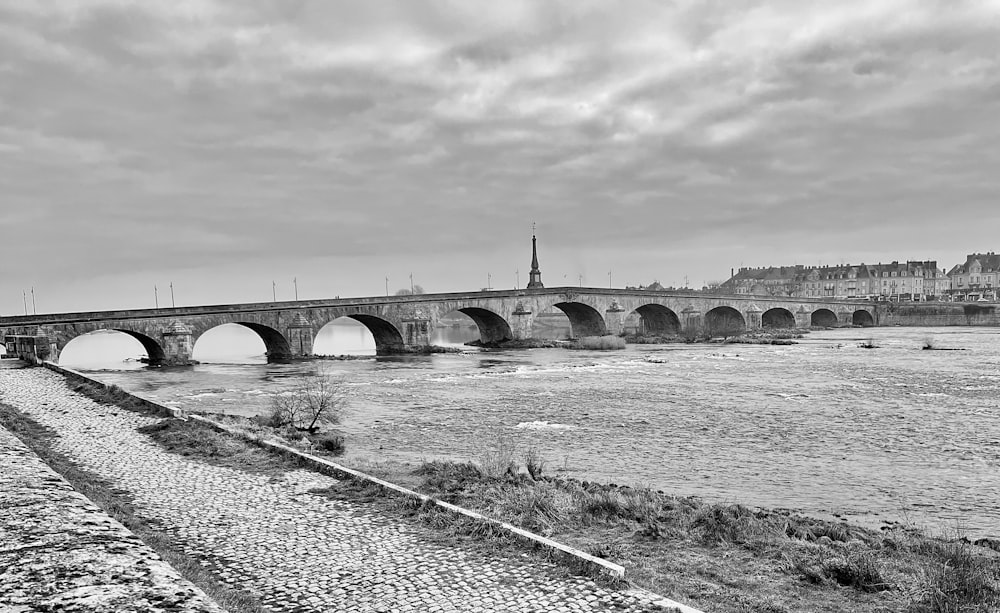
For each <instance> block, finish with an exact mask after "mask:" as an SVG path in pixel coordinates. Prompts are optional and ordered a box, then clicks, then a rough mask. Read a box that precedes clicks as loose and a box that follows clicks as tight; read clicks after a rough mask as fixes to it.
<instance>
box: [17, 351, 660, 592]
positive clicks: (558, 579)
mask: <svg viewBox="0 0 1000 613" xmlns="http://www.w3.org/2000/svg"><path fill="white" fill-rule="evenodd" d="M0 402H5V403H7V404H9V405H11V406H14V407H16V408H18V409H20V410H21V411H23V412H25V413H27V414H28V415H30V416H31V417H32V418H33V419H35V420H36V421H38V422H40V423H42V424H43V425H45V426H47V427H49V428H51V429H53V430H55V431H56V432H57V433H58V435H59V438H58V441H57V442H56V443H55V448H56V449H57V450H58V451H60V452H62V453H64V454H66V455H67V456H69V457H70V458H72V459H73V460H74V461H76V462H77V464H78V465H80V466H81V467H82V468H84V469H86V470H89V471H92V472H94V473H96V474H98V475H100V476H101V477H103V478H105V479H107V480H109V481H111V482H112V483H113V484H114V485H115V486H116V487H118V488H121V489H123V490H125V491H127V492H128V493H130V494H131V495H132V496H133V498H134V500H135V506H136V513H137V515H139V516H141V517H143V518H145V519H148V520H151V521H155V522H158V525H160V526H162V528H163V530H164V531H166V532H168V533H170V534H171V535H172V536H174V537H175V538H176V540H177V541H179V542H183V543H185V544H186V551H187V553H189V554H190V555H191V556H194V557H197V558H200V559H204V560H205V562H206V563H207V565H208V567H209V568H211V569H212V570H213V571H214V572H215V573H216V574H217V576H218V577H220V578H221V579H222V580H223V581H226V582H228V583H229V584H231V585H233V586H234V587H237V588H241V589H246V590H249V591H250V592H252V593H254V594H255V595H256V596H257V597H258V598H259V599H260V600H261V601H262V602H263V603H264V604H265V606H267V607H268V608H269V609H272V610H275V611H302V612H306V611H324V612H327V611H352V612H366V611H368V612H374V611H393V612H395V611H421V612H423V611H435V612H449V611H454V612H476V611H483V612H486V611H511V612H514V611H525V612H527V611H537V612H543V611H544V612H555V611H603V610H611V611H649V610H659V607H657V606H655V605H652V604H651V602H650V600H649V598H650V597H651V596H650V595H647V594H644V593H634V592H614V591H609V590H606V589H603V588H602V587H600V586H598V585H596V584H595V583H594V582H592V581H590V580H588V579H585V578H582V577H570V578H566V576H565V572H563V571H562V570H561V569H558V568H556V567H554V566H552V565H550V564H547V563H544V562H541V561H536V560H534V559H528V558H526V557H525V558H524V559H518V558H508V557H492V556H488V555H487V554H484V553H479V552H475V551H471V550H467V549H463V548H458V547H447V546H442V545H440V544H437V543H434V542H433V539H432V534H431V533H429V532H428V529H425V528H423V527H420V526H416V525H413V524H409V523H406V522H399V521H397V520H396V519H395V518H393V517H389V516H384V515H380V514H378V513H376V512H375V511H374V510H373V509H371V508H369V507H367V506H365V505H363V504H355V503H346V502H343V501H336V500H330V499H328V498H325V497H322V496H318V495H315V494H310V493H309V490H310V489H313V488H325V487H329V486H330V485H332V484H334V483H336V480H334V479H333V478H330V477H326V476H323V475H320V474H318V473H313V472H310V471H305V470H296V471H291V472H287V473H285V474H284V475H282V476H281V477H278V478H274V477H267V476H263V475H258V474H252V473H248V472H243V471H238V470H233V469H229V468H225V467H219V466H212V465H208V464H204V463H201V462H198V461H195V460H190V459H187V458H184V457H180V456H177V455H173V454H169V453H166V452H165V451H163V450H162V449H161V448H160V447H159V446H157V445H156V444H155V443H153V442H152V441H150V440H149V439H148V437H146V436H145V435H142V434H139V433H138V432H136V428H138V427H141V426H144V425H147V424H150V423H153V422H155V421H157V418H153V417H146V416H143V415H138V414H135V413H130V412H128V411H124V410H121V409H118V408H115V407H108V406H104V405H100V404H97V403H95V402H94V401H92V400H90V399H89V398H87V397H85V396H82V395H80V394H77V393H75V392H72V391H70V390H69V389H68V387H67V386H66V383H65V381H64V380H63V378H62V377H61V376H60V375H57V374H55V373H53V372H50V371H48V370H43V369H41V368H32V369H21V370H0ZM0 595H2V593H0Z"/></svg>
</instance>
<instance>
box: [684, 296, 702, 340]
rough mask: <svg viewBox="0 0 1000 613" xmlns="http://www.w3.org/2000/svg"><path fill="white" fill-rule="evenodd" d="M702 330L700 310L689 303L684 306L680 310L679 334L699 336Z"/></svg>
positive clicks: (690, 336)
mask: <svg viewBox="0 0 1000 613" xmlns="http://www.w3.org/2000/svg"><path fill="white" fill-rule="evenodd" d="M703 331H704V324H703V322H702V319H701V311H699V310H698V309H696V308H694V306H693V305H690V304H689V305H688V306H686V307H684V310H683V311H681V334H683V335H684V336H685V337H686V338H689V339H694V338H697V337H698V336H700V335H701V334H702V332H703Z"/></svg>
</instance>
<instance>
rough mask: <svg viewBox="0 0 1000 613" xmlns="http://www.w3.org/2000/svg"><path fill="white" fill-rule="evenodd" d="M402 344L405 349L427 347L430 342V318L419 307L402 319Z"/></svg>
mask: <svg viewBox="0 0 1000 613" xmlns="http://www.w3.org/2000/svg"><path fill="white" fill-rule="evenodd" d="M402 332H403V345H404V346H405V347H406V348H407V349H419V348H421V347H429V346H430V344H431V320H430V318H429V317H427V316H425V315H424V314H423V312H422V311H420V309H417V310H416V311H415V312H414V313H413V314H412V315H410V316H409V317H407V318H405V319H403V330H402Z"/></svg>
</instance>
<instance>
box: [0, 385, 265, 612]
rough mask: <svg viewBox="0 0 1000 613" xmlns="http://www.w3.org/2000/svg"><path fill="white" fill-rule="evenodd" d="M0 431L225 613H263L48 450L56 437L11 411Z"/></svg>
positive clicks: (125, 497)
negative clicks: (21, 443) (26, 447)
mask: <svg viewBox="0 0 1000 613" xmlns="http://www.w3.org/2000/svg"><path fill="white" fill-rule="evenodd" d="M0 425H2V426H3V427H4V428H6V429H7V430H9V431H10V432H12V433H13V434H14V435H15V436H17V438H19V439H20V440H21V441H22V442H23V443H24V444H25V445H27V446H28V447H29V448H30V449H31V450H32V451H33V452H35V454H37V455H38V456H39V457H40V458H41V459H42V460H43V461H44V462H45V463H46V464H47V465H48V466H49V468H51V469H52V470H54V471H55V472H57V473H59V474H60V475H62V477H63V478H64V479H66V481H68V482H69V483H70V485H72V486H73V489H75V490H76V491H78V492H80V493H81V494H83V495H84V496H86V497H87V498H88V499H89V500H90V501H91V502H93V503H94V504H95V505H97V506H98V507H99V508H101V509H102V510H103V511H104V512H105V513H107V514H108V515H110V516H111V517H112V518H114V519H115V520H116V521H118V522H119V523H120V524H122V525H124V526H125V527H126V528H128V529H129V530H131V531H132V533H133V534H135V535H136V536H138V537H139V538H140V539H141V540H142V541H143V542H144V543H145V544H146V545H147V546H149V547H150V548H151V549H153V550H154V551H156V553H157V554H159V555H160V557H161V558H163V560H164V561H165V562H166V563H167V564H169V565H170V566H171V567H173V568H174V569H175V570H176V571H177V572H178V573H180V575H181V576H182V577H184V578H185V579H187V580H188V581H190V582H191V583H193V584H195V585H196V586H198V587H199V588H200V589H201V590H202V591H204V592H205V593H206V594H208V595H209V596H210V597H211V598H212V600H214V601H215V602H217V603H218V604H219V605H220V606H221V607H222V608H223V609H225V610H226V611H230V612H231V613H264V611H266V609H264V608H263V606H261V604H260V601H259V600H258V599H257V598H256V597H255V596H253V595H252V594H250V593H249V592H246V591H244V590H238V589H233V588H230V587H229V586H227V585H225V584H224V583H222V582H220V581H218V580H216V579H215V577H214V576H213V575H212V572H211V571H210V570H208V569H206V568H205V567H203V566H202V564H201V561H200V560H198V559H195V558H192V557H191V556H189V555H187V554H185V553H184V550H183V548H182V547H181V546H180V544H179V543H177V542H175V541H174V540H173V539H172V538H170V537H169V536H167V535H165V534H164V533H163V532H162V531H161V530H159V529H157V528H156V527H155V526H154V525H152V524H150V523H149V522H147V521H146V520H145V519H143V518H141V517H139V516H137V515H136V513H135V506H134V504H133V502H132V498H131V496H130V495H129V494H128V493H127V492H123V491H122V490H119V489H116V488H115V487H114V486H113V485H112V484H111V483H109V482H108V481H106V480H104V479H102V478H101V477H99V476H98V475H95V474H94V473H91V472H90V471H87V470H84V469H82V468H80V467H78V466H77V465H76V464H75V463H73V461H72V460H70V459H69V458H68V457H67V456H65V455H64V454H62V453H60V452H58V451H56V450H55V449H54V448H53V446H52V441H53V439H55V438H56V436H57V435H56V433H55V432H53V431H52V430H49V429H48V428H46V427H44V426H42V425H41V424H39V423H38V422H36V421H34V420H33V419H31V418H30V417H28V416H27V415H25V414H24V413H22V412H20V411H18V410H17V409H15V408H13V407H10V406H7V405H3V404H0Z"/></svg>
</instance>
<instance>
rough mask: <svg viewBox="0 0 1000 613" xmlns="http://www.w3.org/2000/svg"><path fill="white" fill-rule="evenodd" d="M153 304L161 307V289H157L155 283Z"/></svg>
mask: <svg viewBox="0 0 1000 613" xmlns="http://www.w3.org/2000/svg"><path fill="white" fill-rule="evenodd" d="M153 304H154V305H155V306H156V308H160V290H158V289H156V286H155V285H154V286H153Z"/></svg>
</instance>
